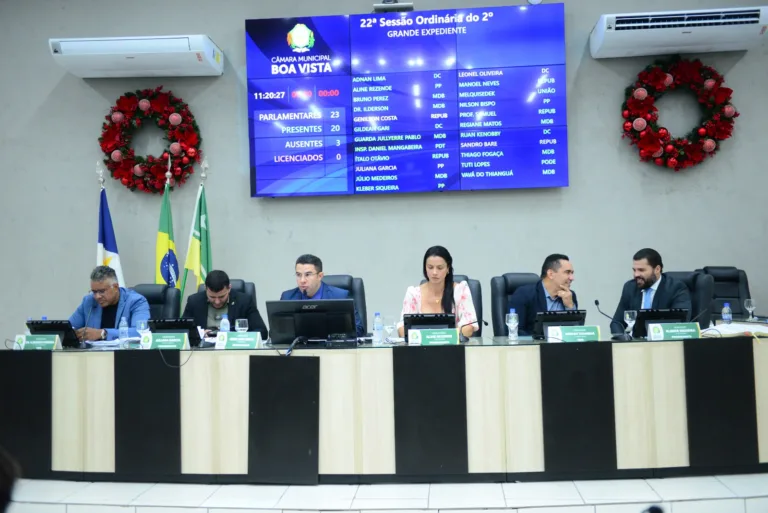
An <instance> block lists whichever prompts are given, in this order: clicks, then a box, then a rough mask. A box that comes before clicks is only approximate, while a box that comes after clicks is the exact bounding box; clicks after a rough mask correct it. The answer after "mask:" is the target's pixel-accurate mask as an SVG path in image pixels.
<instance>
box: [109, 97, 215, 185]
mask: <svg viewBox="0 0 768 513" xmlns="http://www.w3.org/2000/svg"><path fill="white" fill-rule="evenodd" d="M105 119H106V123H104V124H103V125H102V131H101V137H100V138H99V145H100V146H101V151H103V152H104V155H105V156H106V158H105V159H104V164H105V165H106V166H107V169H109V171H110V173H111V174H112V177H113V178H115V179H116V180H120V182H121V183H122V184H123V185H125V186H126V187H128V188H129V189H130V190H132V191H134V190H136V189H138V190H140V191H144V192H147V193H157V192H163V190H164V188H165V182H166V175H165V174H166V172H168V171H170V173H171V178H170V180H169V184H170V186H171V187H173V186H175V185H179V184H183V183H184V182H186V181H187V178H189V176H190V175H191V174H192V173H193V171H194V169H193V167H194V163H195V162H200V158H201V157H202V155H201V151H200V144H201V143H202V138H201V137H200V128H199V127H198V126H197V122H196V121H195V118H194V116H193V115H192V113H191V112H190V111H189V106H188V105H187V104H186V103H184V102H183V101H182V100H181V98H177V97H175V96H174V95H173V94H172V93H171V92H170V91H168V92H165V91H163V87H162V86H160V87H158V88H156V89H144V90H142V91H136V92H135V93H125V94H124V95H123V96H121V97H120V98H118V99H117V102H116V103H115V105H113V106H112V108H111V109H110V113H109V114H108V115H107V116H106V118H105ZM148 122H152V123H155V124H156V125H157V126H158V127H159V128H160V129H162V130H164V131H165V139H166V140H167V141H168V143H169V145H168V146H167V147H166V149H165V151H164V152H163V154H162V156H159V157H155V156H153V155H148V156H141V155H136V154H135V153H134V151H133V148H131V139H132V137H133V134H134V132H135V130H136V129H138V128H141V127H142V126H143V125H144V124H146V123H148ZM169 159H170V169H169Z"/></svg>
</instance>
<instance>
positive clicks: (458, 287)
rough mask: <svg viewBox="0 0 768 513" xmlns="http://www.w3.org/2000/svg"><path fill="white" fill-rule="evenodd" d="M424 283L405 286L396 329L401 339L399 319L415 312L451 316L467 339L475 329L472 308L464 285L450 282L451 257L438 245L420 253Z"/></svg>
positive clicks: (470, 296)
mask: <svg viewBox="0 0 768 513" xmlns="http://www.w3.org/2000/svg"><path fill="white" fill-rule="evenodd" d="M422 271H423V272H424V278H426V279H427V281H426V282H425V283H423V284H421V285H417V286H415V287H408V290H407V291H406V292H405V299H404V300H403V312H402V313H401V314H400V322H399V323H398V325H397V330H398V333H399V334H400V336H401V337H402V336H404V327H403V316H404V315H405V314H418V313H453V314H455V315H456V327H458V328H460V329H461V334H462V335H464V336H465V337H471V336H472V334H473V333H474V332H475V331H477V330H478V329H479V327H480V326H479V325H478V323H477V314H476V313H475V305H474V304H473V303H472V294H470V292H469V285H467V282H465V281H462V282H460V283H454V282H453V258H451V254H450V253H449V252H448V250H447V249H445V248H444V247H442V246H433V247H431V248H429V249H428V250H427V252H426V253H425V254H424V266H423V268H422Z"/></svg>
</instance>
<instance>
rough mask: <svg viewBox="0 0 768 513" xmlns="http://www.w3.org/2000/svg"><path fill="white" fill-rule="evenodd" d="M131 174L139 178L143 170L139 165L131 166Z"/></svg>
mask: <svg viewBox="0 0 768 513" xmlns="http://www.w3.org/2000/svg"><path fill="white" fill-rule="evenodd" d="M133 174H134V175H136V176H138V177H139V178H141V177H142V176H144V168H142V167H141V164H136V165H135V166H133Z"/></svg>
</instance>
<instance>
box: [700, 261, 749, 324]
mask: <svg viewBox="0 0 768 513" xmlns="http://www.w3.org/2000/svg"><path fill="white" fill-rule="evenodd" d="M697 272H701V273H704V274H708V275H710V276H712V278H713V279H714V280H715V285H714V287H715V289H714V296H713V300H712V307H711V308H712V318H713V319H720V317H721V316H720V312H721V311H722V309H723V304H724V303H730V304H731V312H733V316H734V318H738V317H742V318H746V317H747V315H748V314H747V311H746V308H744V300H745V299H750V298H751V297H752V296H751V295H750V294H749V281H748V280H747V273H746V272H744V271H742V270H741V269H737V268H736V267H728V266H708V267H705V268H703V269H697Z"/></svg>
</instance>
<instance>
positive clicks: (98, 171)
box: [96, 160, 106, 190]
mask: <svg viewBox="0 0 768 513" xmlns="http://www.w3.org/2000/svg"><path fill="white" fill-rule="evenodd" d="M96 174H97V175H99V185H101V189H102V190H104V182H105V181H106V180H104V166H102V165H101V161H100V160H97V161H96Z"/></svg>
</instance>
